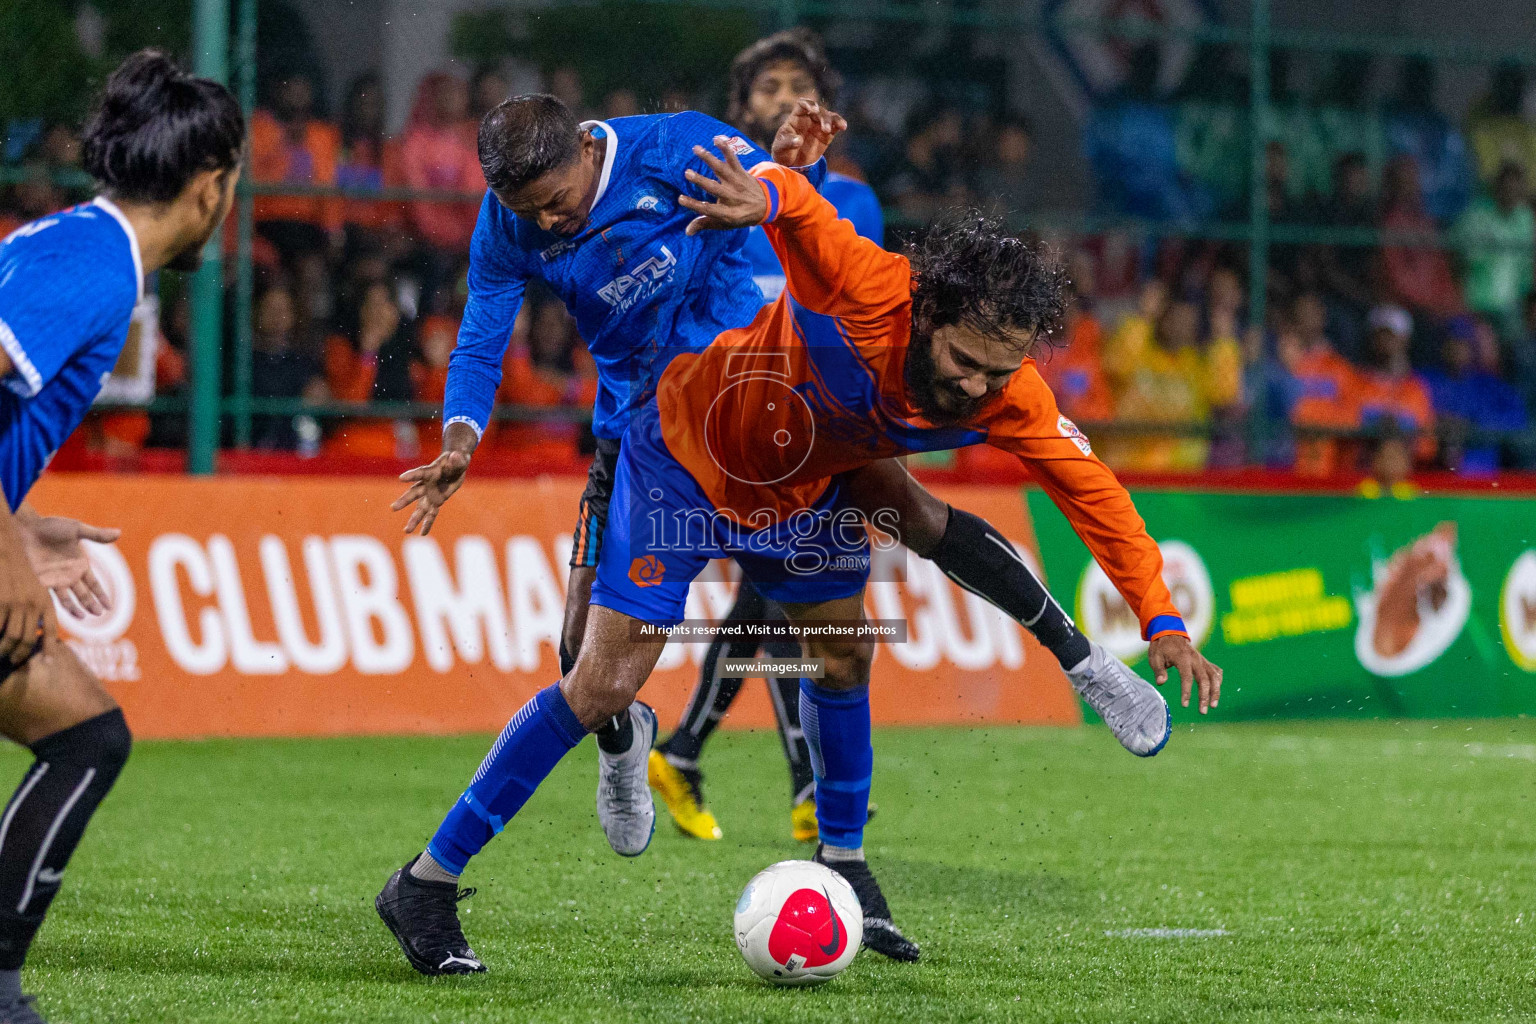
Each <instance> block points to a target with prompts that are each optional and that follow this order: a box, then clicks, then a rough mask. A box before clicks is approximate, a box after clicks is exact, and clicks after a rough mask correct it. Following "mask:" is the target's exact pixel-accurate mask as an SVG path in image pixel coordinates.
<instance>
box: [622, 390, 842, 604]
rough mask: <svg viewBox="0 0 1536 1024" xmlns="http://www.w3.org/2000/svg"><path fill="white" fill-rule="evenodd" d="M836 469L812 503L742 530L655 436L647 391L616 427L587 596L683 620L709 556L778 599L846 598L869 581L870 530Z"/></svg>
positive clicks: (810, 601) (814, 600)
mask: <svg viewBox="0 0 1536 1024" xmlns="http://www.w3.org/2000/svg"><path fill="white" fill-rule="evenodd" d="M844 493H845V491H844V487H843V484H842V481H841V479H839V478H836V477H834V478H833V480H832V482H831V484H830V485H829V486H828V487H827V490H826V492H825V493H823V494H822V496H821V497H820V498H819V499H818V500H817V501H816V503H815V505H813V506H812V507H810V508H806V509H800V510H798V511H796V512H795V513H794V515H792V516H789V517H787V518H784V519H782V520H781V521H779V522H776V523H774V524H773V525H771V526H768V527H765V528H762V529H757V530H748V529H747V528H746V527H743V526H740V525H739V524H737V523H735V522H734V521H733V520H731V519H730V518H729V517H727V516H725V515H724V514H723V513H719V512H717V511H716V509H715V506H714V503H713V502H711V501H710V500H709V498H708V497H706V496H705V494H704V492H703V490H702V489H700V487H699V485H698V482H697V481H695V480H694V478H693V475H692V474H691V473H689V472H688V470H687V469H685V468H684V467H683V465H682V464H681V463H680V462H678V461H677V460H676V459H675V458H673V457H672V453H671V452H670V451H668V449H667V445H666V442H665V441H664V440H663V439H662V437H661V422H660V418H659V417H658V416H657V414H656V405H655V400H654V399H652V401H651V403H650V404H649V405H648V406H646V407H645V409H643V410H641V411H640V412H639V413H638V414H636V416H635V418H634V419H633V420H632V421H631V422H630V426H629V430H628V431H627V432H626V433H625V435H624V443H623V447H622V448H621V449H620V451H619V461H618V467H617V469H616V470H615V472H614V481H613V498H612V503H611V504H610V506H609V510H608V528H607V532H606V533H605V534H604V536H603V544H602V551H601V552H600V554H599V555H598V562H597V580H596V581H595V582H594V583H593V585H592V603H593V604H599V605H602V606H603V607H604V608H612V609H613V610H614V611H618V612H623V613H624V614H625V615H628V616H630V617H632V618H636V619H639V620H641V621H642V622H651V623H656V624H658V625H666V626H670V625H675V624H676V623H678V622H681V621H682V620H683V607H684V604H685V603H686V601H687V599H688V585H689V584H690V583H692V582H693V580H694V577H696V576H698V574H699V573H700V572H702V571H703V569H704V567H705V566H706V565H708V564H709V561H710V560H711V559H714V558H734V559H736V561H737V563H738V564H739V565H740V566H741V569H742V572H744V573H745V574H746V575H747V576H748V577H749V578H750V579H751V580H752V582H753V583H754V584H756V585H757V589H758V590H759V591H761V592H762V594H763V596H765V597H767V598H770V599H772V600H774V601H778V602H780V603H782V604H802V603H803V604H815V603H819V602H822V601H832V600H835V599H837V598H841V597H852V596H853V595H855V594H857V593H859V592H860V591H861V590H863V589H864V584H865V583H866V582H867V581H868V580H869V554H870V549H869V532H868V530H867V529H866V528H865V525H864V519H863V517H862V516H861V515H860V513H859V512H858V511H856V510H855V509H854V508H852V507H851V506H849V505H848V504H847V503H846V501H845V500H844Z"/></svg>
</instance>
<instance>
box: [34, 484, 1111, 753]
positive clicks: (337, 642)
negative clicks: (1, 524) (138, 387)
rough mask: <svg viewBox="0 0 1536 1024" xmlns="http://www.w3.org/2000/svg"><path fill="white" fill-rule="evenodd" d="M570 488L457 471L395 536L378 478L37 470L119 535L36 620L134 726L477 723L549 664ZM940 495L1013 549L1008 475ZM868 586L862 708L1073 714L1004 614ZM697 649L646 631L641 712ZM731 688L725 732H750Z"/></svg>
mask: <svg viewBox="0 0 1536 1024" xmlns="http://www.w3.org/2000/svg"><path fill="white" fill-rule="evenodd" d="M582 484H583V481H582V480H580V479H574V478H565V477H562V478H556V479H540V480H516V481H514V480H486V479H474V478H471V480H470V482H469V483H468V484H466V486H465V487H464V488H463V490H461V491H460V492H459V493H458V495H456V496H455V497H454V499H453V500H452V502H451V503H450V504H449V505H448V506H446V507H445V509H444V511H443V514H442V516H441V517H440V518H439V520H438V522H437V526H436V527H435V528H434V530H433V532H432V534H431V536H429V537H410V536H406V535H405V534H404V533H402V532H401V529H402V527H403V525H404V522H405V515H404V514H397V513H391V512H390V511H389V505H390V503H391V502H392V501H393V500H394V499H395V497H397V496H398V495H399V493H400V491H401V485H400V484H398V483H396V482H395V481H393V480H378V479H373V478H356V477H353V478H337V477H331V478H325V477H231V478H209V479H191V478H185V477H176V476H154V475H144V476H121V475H93V474H50V475H49V476H47V477H45V478H44V480H43V481H42V482H41V483H40V484H39V485H38V487H37V488H36V489H35V490H34V492H33V494H32V496H31V498H30V501H31V503H32V504H33V505H34V506H35V507H37V508H38V509H39V510H40V511H41V512H43V513H44V514H45V515H46V514H57V515H68V516H73V517H75V518H78V519H82V520H85V521H86V522H89V523H93V524H96V525H103V526H117V527H121V528H122V531H123V536H122V539H121V540H120V541H119V542H118V543H117V544H114V545H92V546H91V555H92V559H93V561H94V563H95V567H96V571H97V574H98V576H100V577H101V578H102V580H103V582H104V583H105V585H106V586H107V588H108V590H109V591H110V592H111V593H112V595H113V597H114V606H113V608H112V610H111V611H110V612H108V613H107V614H106V615H102V616H95V617H92V618H90V619H86V620H79V619H73V618H70V617H67V616H64V615H62V613H61V615H60V621H61V626H62V628H63V630H64V634H65V637H66V639H67V640H68V641H69V643H70V646H71V647H72V648H73V649H74V650H75V651H76V652H77V653H78V654H79V655H80V657H81V658H82V659H83V660H84V661H85V662H86V663H87V664H88V665H90V666H91V667H92V669H93V670H94V671H95V672H96V673H97V674H98V675H99V676H100V677H101V678H102V679H103V680H104V681H105V682H106V684H107V686H108V687H109V688H110V689H111V690H112V692H113V693H114V694H115V695H116V696H117V697H118V699H119V700H121V701H122V703H123V705H124V708H125V709H126V711H127V714H128V717H129V720H130V722H131V723H132V725H133V727H134V729H135V731H136V733H138V734H139V735H140V736H144V737H176V736H187V737H190V736H215V735H294V736H298V735H333V734H357V733H447V732H461V731H470V730H496V729H500V728H501V727H502V725H503V724H505V722H506V720H507V718H508V717H509V716H510V715H511V714H512V712H514V711H515V710H516V709H517V708H518V707H519V706H521V705H522V704H523V702H524V701H526V700H527V699H528V698H529V697H530V696H531V695H532V694H533V693H534V692H535V691H537V690H538V689H540V688H541V687H544V686H547V685H549V684H550V683H551V682H553V681H555V680H556V679H557V678H558V677H559V674H560V670H559V659H558V653H557V651H558V644H559V636H560V628H561V621H562V609H563V606H564V587H565V578H566V571H567V570H566V568H565V566H566V564H567V557H568V554H569V551H570V545H571V528H572V525H573V522H574V519H575V514H576V508H577V499H578V497H579V496H580V493H581V489H582ZM943 493H944V495H945V496H946V497H947V498H948V499H949V500H952V501H954V502H955V503H956V504H958V505H961V506H962V507H965V508H969V509H971V510H972V511H975V512H976V513H977V514H979V515H983V516H985V517H987V518H988V519H990V520H991V521H992V522H993V523H995V524H996V525H997V526H998V528H999V529H1001V530H1002V531H1003V532H1004V533H1005V534H1007V535H1008V536H1009V537H1010V539H1012V540H1013V541H1014V542H1015V544H1016V545H1018V546H1019V547H1020V548H1021V550H1023V551H1024V552H1025V554H1026V555H1027V556H1029V557H1030V558H1034V557H1036V549H1035V546H1034V537H1033V534H1032V533H1031V531H1030V525H1029V518H1028V512H1027V510H1026V508H1025V506H1024V502H1023V499H1022V497H1021V495H1020V493H1019V491H1018V490H1016V489H1014V488H985V487H965V488H961V487H955V488H949V489H946V490H944V491H943ZM733 571H734V570H733V567H731V566H728V565H724V564H720V563H717V564H715V565H712V566H711V567H710V570H709V571H708V572H707V573H706V575H705V577H703V578H701V580H700V581H699V582H697V583H695V584H694V587H693V590H692V593H691V595H690V598H689V606H688V612H687V614H688V617H689V618H690V619H706V618H719V617H720V616H722V615H723V614H724V613H725V611H726V609H727V608H728V607H729V606H730V602H731V597H732V593H733V588H734V583H733V582H731V580H732V577H733ZM877 578H884V579H893V578H895V579H899V582H887V583H874V584H871V586H870V590H869V597H868V602H867V606H868V611H869V614H870V617H871V618H876V619H900V620H905V621H906V623H907V639H906V642H905V643H899V644H887V645H882V646H880V647H878V648H877V654H876V659H875V667H874V685H873V703H874V709H875V716H876V720H877V721H879V722H884V723H935V722H954V723H975V722H1031V723H1062V724H1065V723H1075V722H1077V721H1080V720H1081V719H1080V712H1079V709H1078V705H1077V702H1076V699H1075V697H1074V696H1073V694H1072V691H1071V688H1070V687H1069V686H1068V684H1067V682H1066V679H1065V677H1063V676H1062V674H1061V672H1060V670H1059V669H1058V668H1057V667H1056V663H1055V661H1054V659H1052V658H1051V656H1050V655H1049V654H1048V653H1046V652H1045V651H1044V650H1043V649H1041V648H1040V647H1039V646H1038V645H1037V644H1036V643H1035V641H1034V639H1033V638H1032V637H1029V636H1028V635H1027V634H1026V633H1025V632H1024V631H1023V630H1022V629H1021V628H1020V627H1019V626H1018V625H1017V624H1016V623H1014V622H1013V621H1012V620H1010V619H1007V618H1006V617H1004V616H1003V615H1002V614H1001V613H1000V612H997V611H996V610H994V609H992V608H991V607H990V606H987V605H986V604H984V603H983V602H981V601H980V599H978V598H976V597H975V596H974V595H971V594H968V593H965V592H963V591H961V590H960V589H959V588H957V587H955V586H954V585H953V584H951V583H950V582H949V580H948V579H946V578H945V577H944V576H943V574H942V573H941V572H939V571H938V570H937V569H936V568H935V567H934V566H933V565H932V564H931V563H929V562H926V561H923V560H921V559H918V558H915V557H910V556H908V557H907V558H906V560H905V562H904V564H903V565H901V566H899V567H898V568H897V571H896V572H895V573H894V575H892V574H891V573H889V572H888V573H887V574H885V575H883V576H877ZM704 646H705V645H704V644H701V643H690V644H682V643H676V642H674V643H673V644H671V645H669V646H668V648H667V651H666V653H665V654H664V655H663V658H662V663H661V665H660V666H659V667H658V671H657V672H656V674H655V675H654V676H653V677H652V679H651V681H650V683H649V684H648V685H647V686H646V688H645V690H644V691H643V694H642V695H643V697H644V699H645V700H647V701H649V702H650V703H652V704H653V705H654V706H655V707H656V708H657V709H658V711H659V712H660V713H661V716H662V720H663V722H670V721H675V716H676V714H677V712H678V711H679V710H680V709H681V707H682V704H683V701H684V700H685V699H686V697H687V694H688V692H689V691H690V689H691V688H692V686H693V684H694V682H695V680H696V679H697V677H698V667H697V663H698V660H699V658H700V657H702V654H703V649H704ZM765 690H766V687H764V686H763V685H762V684H761V683H758V682H756V681H754V680H748V682H747V685H746V687H745V689H744V691H743V696H742V699H741V700H740V702H739V703H738V705H737V708H736V709H734V710H733V711H732V713H731V718H730V720H729V724H732V725H737V726H754V727H755V726H766V725H769V724H770V723H771V722H772V708H771V706H770V705H769V702H768V698H767V697H766V695H765Z"/></svg>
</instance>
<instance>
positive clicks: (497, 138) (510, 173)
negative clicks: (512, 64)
mask: <svg viewBox="0 0 1536 1024" xmlns="http://www.w3.org/2000/svg"><path fill="white" fill-rule="evenodd" d="M477 141H478V148H479V151H480V171H481V173H482V174H484V175H485V183H486V185H487V186H489V187H490V190H491V191H492V192H495V193H497V194H502V193H506V192H516V191H518V190H519V189H521V188H524V187H525V186H527V185H530V184H532V183H533V182H535V181H537V180H538V179H540V178H542V177H543V176H544V175H546V174H548V173H549V172H550V171H553V170H555V169H557V168H560V167H564V166H565V165H566V164H568V163H570V162H571V161H572V160H574V159H576V156H577V155H578V154H579V153H580V152H581V125H580V124H579V123H578V122H577V120H576V115H575V114H572V113H571V111H570V108H569V107H567V106H566V105H565V104H564V103H562V102H560V100H559V99H558V98H556V97H554V96H550V95H549V94H548V93H534V94H531V95H527V96H513V97H512V98H511V99H507V100H503V101H501V102H500V103H498V104H497V105H496V106H494V107H492V108H491V110H490V112H489V113H487V114H486V115H485V117H483V118H481V120H480V136H479V139H478V140H477Z"/></svg>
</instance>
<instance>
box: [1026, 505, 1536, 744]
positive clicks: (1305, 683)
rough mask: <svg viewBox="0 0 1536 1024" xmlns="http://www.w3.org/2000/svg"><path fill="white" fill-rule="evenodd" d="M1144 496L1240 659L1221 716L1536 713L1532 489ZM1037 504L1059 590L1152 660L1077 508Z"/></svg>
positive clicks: (1224, 647) (1202, 628)
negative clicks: (1511, 493) (1076, 531)
mask: <svg viewBox="0 0 1536 1024" xmlns="http://www.w3.org/2000/svg"><path fill="white" fill-rule="evenodd" d="M1133 497H1134V498H1135V501H1136V507H1137V508H1138V509H1139V510H1140V511H1141V514H1142V516H1143V517H1144V518H1145V519H1146V521H1147V527H1148V530H1149V531H1150V532H1151V534H1152V536H1153V538H1154V539H1156V540H1157V542H1158V544H1159V546H1160V547H1161V548H1162V551H1163V558H1164V560H1165V567H1164V571H1163V576H1164V579H1165V581H1166V582H1167V583H1168V586H1169V589H1170V591H1171V592H1172V594H1173V598H1174V601H1175V603H1177V604H1178V606H1179V609H1180V611H1181V612H1182V613H1183V615H1184V618H1185V621H1186V623H1187V624H1188V626H1189V628H1190V631H1191V632H1192V633H1193V634H1194V637H1195V640H1196V642H1197V643H1199V645H1200V648H1201V650H1202V651H1204V653H1205V655H1206V656H1207V657H1209V658H1211V659H1212V660H1213V661H1215V662H1216V663H1217V664H1219V665H1220V666H1221V667H1222V668H1223V669H1224V670H1225V673H1226V676H1225V682H1224V684H1223V690H1222V700H1221V706H1220V708H1219V709H1218V710H1217V712H1216V714H1218V715H1220V716H1221V717H1223V718H1229V719H1231V718H1268V717H1272V716H1324V715H1327V716H1350V717H1354V716H1365V717H1382V716H1409V717H1439V716H1460V717H1465V716H1487V715H1514V714H1530V713H1536V501H1532V500H1531V499H1530V498H1529V497H1526V498H1489V497H1482V496H1477V497H1472V496H1423V497H1419V498H1416V499H1412V500H1407V501H1401V500H1394V499H1380V500H1371V499H1367V498H1362V497H1353V496H1347V497H1345V496H1320V495H1275V494H1201V493H1188V492H1165V491H1143V492H1136V493H1134V494H1133ZM1029 503H1030V505H1031V507H1032V510H1033V512H1034V526H1035V529H1036V532H1037V534H1038V537H1039V540H1040V547H1041V550H1042V553H1043V557H1044V562H1045V568H1046V570H1047V572H1048V573H1049V578H1050V582H1051V584H1052V590H1053V591H1054V592H1055V593H1056V594H1057V596H1058V597H1060V598H1061V599H1062V600H1063V602H1064V603H1066V602H1067V601H1070V602H1072V605H1071V607H1072V608H1073V609H1074V615H1075V616H1076V618H1077V621H1078V624H1079V625H1080V626H1082V628H1083V630H1084V631H1085V632H1087V633H1088V634H1089V635H1091V636H1093V637H1095V638H1097V639H1098V640H1100V641H1102V642H1103V643H1105V644H1106V645H1107V646H1108V647H1110V648H1111V649H1112V650H1114V651H1115V652H1116V653H1117V654H1119V655H1120V656H1121V657H1124V658H1126V659H1128V660H1131V659H1142V658H1144V656H1145V652H1146V645H1145V644H1144V643H1142V642H1141V640H1140V638H1139V636H1138V635H1137V624H1136V617H1135V616H1134V615H1132V614H1131V612H1130V609H1129V608H1128V607H1127V606H1126V604H1125V602H1124V601H1123V600H1122V599H1121V598H1120V596H1119V594H1117V593H1116V592H1115V589H1114V587H1113V586H1112V585H1111V584H1110V582H1109V580H1108V578H1107V577H1106V576H1105V575H1104V573H1103V571H1102V570H1101V569H1099V567H1098V566H1097V564H1095V563H1094V562H1093V560H1092V559H1091V557H1090V556H1089V555H1088V552H1087V549H1086V548H1085V547H1084V546H1083V545H1082V544H1081V542H1079V541H1078V539H1077V538H1076V537H1075V536H1074V535H1073V534H1072V530H1071V527H1070V526H1069V525H1068V524H1067V522H1066V520H1065V519H1064V518H1063V517H1062V516H1061V514H1060V513H1059V512H1057V511H1056V510H1055V509H1054V508H1052V507H1051V503H1050V501H1049V500H1048V499H1047V498H1045V496H1044V495H1042V494H1039V493H1031V494H1030V496H1029ZM1141 664H1142V667H1143V669H1144V668H1145V662H1144V661H1142V663H1141ZM1175 715H1176V716H1181V717H1183V718H1185V719H1186V720H1187V719H1189V718H1191V717H1192V716H1193V712H1192V711H1184V710H1181V709H1175Z"/></svg>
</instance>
